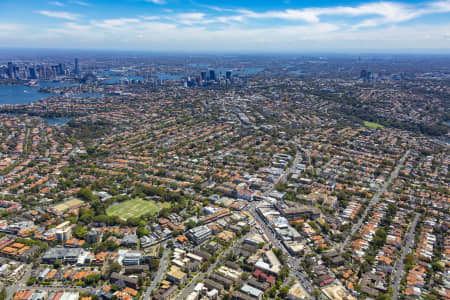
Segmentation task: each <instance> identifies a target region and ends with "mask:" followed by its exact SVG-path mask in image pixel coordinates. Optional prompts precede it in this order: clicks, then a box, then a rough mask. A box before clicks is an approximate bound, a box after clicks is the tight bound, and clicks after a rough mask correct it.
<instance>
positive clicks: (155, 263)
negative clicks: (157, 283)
mask: <svg viewBox="0 0 450 300" xmlns="http://www.w3.org/2000/svg"><path fill="white" fill-rule="evenodd" d="M148 266H149V268H150V270H151V271H156V270H158V268H159V259H158V258H154V259H151V260H150V262H149V263H148Z"/></svg>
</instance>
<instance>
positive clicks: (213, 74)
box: [209, 70, 216, 80]
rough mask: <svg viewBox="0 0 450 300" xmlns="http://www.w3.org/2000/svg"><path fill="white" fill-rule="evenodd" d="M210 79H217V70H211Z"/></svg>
mask: <svg viewBox="0 0 450 300" xmlns="http://www.w3.org/2000/svg"><path fill="white" fill-rule="evenodd" d="M209 80H216V71H214V70H209Z"/></svg>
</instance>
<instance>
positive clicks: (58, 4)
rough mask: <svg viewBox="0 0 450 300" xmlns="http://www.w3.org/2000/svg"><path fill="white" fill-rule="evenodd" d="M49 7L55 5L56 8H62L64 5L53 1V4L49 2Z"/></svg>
mask: <svg viewBox="0 0 450 300" xmlns="http://www.w3.org/2000/svg"><path fill="white" fill-rule="evenodd" d="M49 3H50V4H51V5H56V6H59V7H63V6H64V3H61V2H59V1H53V2H49Z"/></svg>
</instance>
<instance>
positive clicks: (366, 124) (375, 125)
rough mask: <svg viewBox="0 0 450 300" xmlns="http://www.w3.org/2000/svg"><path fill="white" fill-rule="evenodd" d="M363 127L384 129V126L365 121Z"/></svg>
mask: <svg viewBox="0 0 450 300" xmlns="http://www.w3.org/2000/svg"><path fill="white" fill-rule="evenodd" d="M364 126H366V127H369V128H384V126H383V125H381V124H378V123H374V122H367V121H364Z"/></svg>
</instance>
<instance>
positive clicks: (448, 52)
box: [0, 46, 450, 56]
mask: <svg viewBox="0 0 450 300" xmlns="http://www.w3.org/2000/svg"><path fill="white" fill-rule="evenodd" d="M8 51H23V52H24V53H26V52H33V51H35V52H52V51H54V52H74V54H76V53H77V52H78V53H80V54H81V53H83V52H85V53H89V52H91V53H95V52H100V53H101V52H103V53H117V54H121V53H122V54H127V53H137V54H150V55H211V56H215V55H256V56H258V55H268V56H273V55H282V56H295V55H343V56H358V55H367V56H371V55H374V56H376V55H380V56H384V55H400V56H402V55H405V56H408V55H412V56H422V55H438V56H450V48H448V49H420V48H418V49H379V50H377V51H364V50H362V49H335V50H328V51H325V50H305V51H295V52H287V51H286V52H282V51H278V52H277V51H259V52H258V51H239V50H235V51H233V50H229V51H181V50H173V49H167V50H152V49H120V48H112V49H107V48H104V49H101V48H78V49H77V48H25V47H2V46H0V54H2V53H7V52H8Z"/></svg>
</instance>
